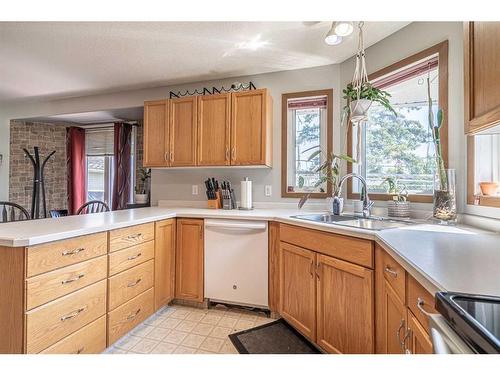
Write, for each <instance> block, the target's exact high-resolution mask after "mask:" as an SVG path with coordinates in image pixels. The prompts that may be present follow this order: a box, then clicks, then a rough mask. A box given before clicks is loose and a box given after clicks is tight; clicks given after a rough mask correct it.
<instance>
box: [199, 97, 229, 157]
mask: <svg viewBox="0 0 500 375" xmlns="http://www.w3.org/2000/svg"><path fill="white" fill-rule="evenodd" d="M230 129H231V94H221V95H207V96H199V97H198V165H229V153H230V145H231V141H230V139H229V133H230Z"/></svg>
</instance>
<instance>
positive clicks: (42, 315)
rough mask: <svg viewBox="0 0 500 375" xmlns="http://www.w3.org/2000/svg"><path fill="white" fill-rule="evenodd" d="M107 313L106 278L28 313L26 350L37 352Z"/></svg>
mask: <svg viewBox="0 0 500 375" xmlns="http://www.w3.org/2000/svg"><path fill="white" fill-rule="evenodd" d="M105 314H106V281H105V280H103V281H99V282H98V283H96V284H93V285H90V286H88V287H86V288H84V289H81V290H79V291H77V292H74V293H71V294H70V295H67V296H65V297H61V298H59V299H57V300H55V301H52V302H49V303H48V304H46V305H43V306H40V307H38V308H36V309H34V310H31V311H30V312H28V313H26V352H27V353H38V352H40V351H41V350H43V349H45V348H47V347H49V346H50V345H52V344H54V343H56V342H57V341H59V340H61V339H62V338H64V337H66V336H68V335H70V334H71V333H73V332H76V331H77V330H79V329H80V328H81V327H83V326H85V325H86V324H88V323H90V322H92V321H94V320H96V319H97V318H99V317H100V316H103V315H105Z"/></svg>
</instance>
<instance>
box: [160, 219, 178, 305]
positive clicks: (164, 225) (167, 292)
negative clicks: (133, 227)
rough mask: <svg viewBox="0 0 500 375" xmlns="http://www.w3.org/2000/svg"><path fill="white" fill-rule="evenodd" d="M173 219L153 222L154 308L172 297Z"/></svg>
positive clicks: (173, 266)
mask: <svg viewBox="0 0 500 375" xmlns="http://www.w3.org/2000/svg"><path fill="white" fill-rule="evenodd" d="M174 286H175V219H169V220H163V221H157V222H156V223H155V310H158V309H159V308H160V307H162V306H164V305H166V304H167V303H169V302H170V301H171V300H172V299H173V298H174Z"/></svg>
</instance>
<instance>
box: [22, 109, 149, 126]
mask: <svg viewBox="0 0 500 375" xmlns="http://www.w3.org/2000/svg"><path fill="white" fill-rule="evenodd" d="M143 114H144V107H142V106H141V107H131V108H117V109H109V110H105V111H92V112H82V113H70V114H63V115H53V116H38V117H30V118H22V119H18V120H23V121H33V122H42V123H43V122H48V123H51V124H58V123H64V124H66V123H69V122H70V123H75V124H80V125H89V124H103V123H111V122H115V121H136V120H142V118H143Z"/></svg>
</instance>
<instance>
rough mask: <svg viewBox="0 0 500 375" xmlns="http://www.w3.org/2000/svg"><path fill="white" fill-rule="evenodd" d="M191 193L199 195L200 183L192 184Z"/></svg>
mask: <svg viewBox="0 0 500 375" xmlns="http://www.w3.org/2000/svg"><path fill="white" fill-rule="evenodd" d="M191 193H192V194H193V195H198V185H192V186H191Z"/></svg>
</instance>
